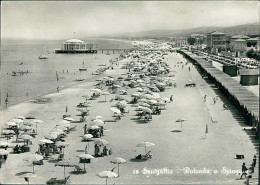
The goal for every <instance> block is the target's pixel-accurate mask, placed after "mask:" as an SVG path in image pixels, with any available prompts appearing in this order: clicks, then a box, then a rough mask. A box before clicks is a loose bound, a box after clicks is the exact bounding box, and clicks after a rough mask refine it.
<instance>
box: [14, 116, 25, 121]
mask: <svg viewBox="0 0 260 185" xmlns="http://www.w3.org/2000/svg"><path fill="white" fill-rule="evenodd" d="M15 118H16V119H21V120H24V119H25V117H24V116H16V117H15Z"/></svg>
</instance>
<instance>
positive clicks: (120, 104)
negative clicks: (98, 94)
mask: <svg viewBox="0 0 260 185" xmlns="http://www.w3.org/2000/svg"><path fill="white" fill-rule="evenodd" d="M126 105H127V102H126V101H125V100H124V101H120V102H117V104H116V107H117V108H125V107H126Z"/></svg>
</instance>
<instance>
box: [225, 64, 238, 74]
mask: <svg viewBox="0 0 260 185" xmlns="http://www.w3.org/2000/svg"><path fill="white" fill-rule="evenodd" d="M223 72H224V73H226V74H227V75H229V76H232V77H233V76H237V65H223Z"/></svg>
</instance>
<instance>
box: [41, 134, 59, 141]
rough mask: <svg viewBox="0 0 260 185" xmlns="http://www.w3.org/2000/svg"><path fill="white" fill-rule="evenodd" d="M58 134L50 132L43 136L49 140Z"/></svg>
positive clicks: (55, 137)
mask: <svg viewBox="0 0 260 185" xmlns="http://www.w3.org/2000/svg"><path fill="white" fill-rule="evenodd" d="M57 137H58V135H56V134H54V133H50V134H47V135H45V136H44V138H45V139H49V140H52V139H57Z"/></svg>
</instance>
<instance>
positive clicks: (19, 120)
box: [11, 119, 23, 124]
mask: <svg viewBox="0 0 260 185" xmlns="http://www.w3.org/2000/svg"><path fill="white" fill-rule="evenodd" d="M11 122H15V123H17V124H19V123H23V120H21V119H12V120H11Z"/></svg>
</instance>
